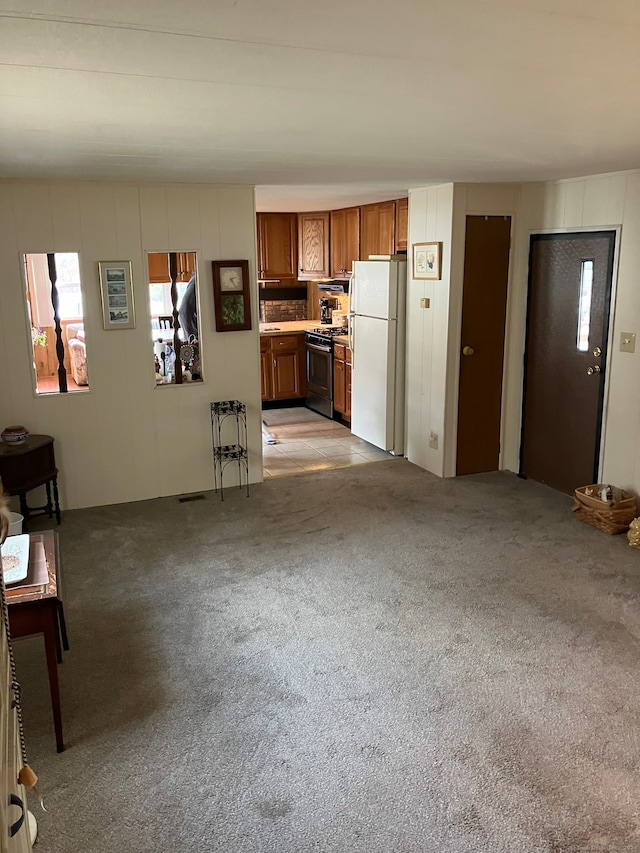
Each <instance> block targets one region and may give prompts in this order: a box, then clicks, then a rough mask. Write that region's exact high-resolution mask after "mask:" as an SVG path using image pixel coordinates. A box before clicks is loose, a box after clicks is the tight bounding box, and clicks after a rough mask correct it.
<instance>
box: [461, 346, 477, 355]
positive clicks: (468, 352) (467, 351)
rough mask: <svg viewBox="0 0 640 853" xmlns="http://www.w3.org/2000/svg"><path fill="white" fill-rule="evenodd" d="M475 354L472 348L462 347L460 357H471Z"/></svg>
mask: <svg viewBox="0 0 640 853" xmlns="http://www.w3.org/2000/svg"><path fill="white" fill-rule="evenodd" d="M474 352H475V350H474V348H473V347H462V355H473V354H474Z"/></svg>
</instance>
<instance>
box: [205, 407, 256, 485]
mask: <svg viewBox="0 0 640 853" xmlns="http://www.w3.org/2000/svg"><path fill="white" fill-rule="evenodd" d="M228 419H229V420H230V423H229V424H228V427H227V430H226V433H227V435H228V434H229V433H230V432H232V431H233V429H234V427H235V430H234V431H235V439H236V441H235V443H234V444H225V443H223V442H224V439H223V425H224V423H225V421H226V420H228ZM211 435H212V439H213V487H214V489H215V491H216V492H217V491H220V497H221V499H222V500H224V488H223V485H222V478H223V475H224V471H225V468H226V467H227V465H229V463H230V462H235V463H236V464H237V466H238V488H240V489H241V488H242V475H243V474H244V479H245V484H246V489H247V497H249V454H248V450H247V407H246V405H245V404H244V403H241V402H240V401H239V400H224V401H220V402H217V403H212V404H211Z"/></svg>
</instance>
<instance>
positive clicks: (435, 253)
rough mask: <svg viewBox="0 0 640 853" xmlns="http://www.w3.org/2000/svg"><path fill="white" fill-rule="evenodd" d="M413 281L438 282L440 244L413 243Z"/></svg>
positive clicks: (440, 275)
mask: <svg viewBox="0 0 640 853" xmlns="http://www.w3.org/2000/svg"><path fill="white" fill-rule="evenodd" d="M411 248H412V249H413V275H412V278H413V279H414V280H423V281H424V280H433V281H439V280H440V279H441V278H442V271H441V263H442V260H441V259H442V243H413V244H412V246H411Z"/></svg>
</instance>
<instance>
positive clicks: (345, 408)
mask: <svg viewBox="0 0 640 853" xmlns="http://www.w3.org/2000/svg"><path fill="white" fill-rule="evenodd" d="M333 408H334V410H335V411H336V412H338V413H339V414H340V415H342V418H343V420H345V421H351V350H350V349H349V347H348V346H346V345H345V344H338V343H334V345H333Z"/></svg>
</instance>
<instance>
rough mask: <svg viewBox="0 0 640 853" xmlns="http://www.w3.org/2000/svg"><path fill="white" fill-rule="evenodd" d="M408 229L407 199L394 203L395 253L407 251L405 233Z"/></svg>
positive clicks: (400, 199)
mask: <svg viewBox="0 0 640 853" xmlns="http://www.w3.org/2000/svg"><path fill="white" fill-rule="evenodd" d="M408 229H409V199H408V198H399V199H397V201H396V252H406V251H407V232H408Z"/></svg>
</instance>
